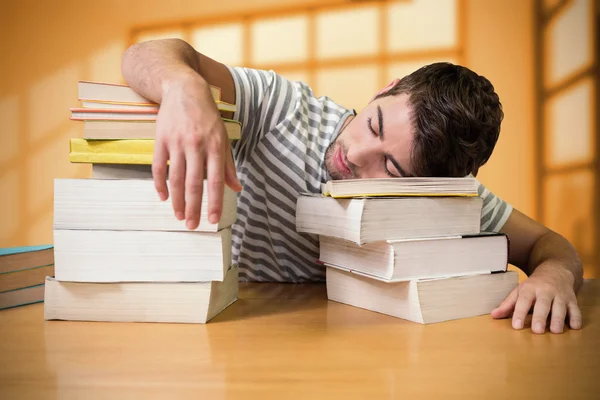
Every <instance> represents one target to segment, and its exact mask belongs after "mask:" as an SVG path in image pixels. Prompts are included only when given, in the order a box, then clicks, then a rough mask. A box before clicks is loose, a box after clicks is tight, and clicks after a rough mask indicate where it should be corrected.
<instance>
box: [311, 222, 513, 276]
mask: <svg viewBox="0 0 600 400" xmlns="http://www.w3.org/2000/svg"><path fill="white" fill-rule="evenodd" d="M319 242H320V256H319V260H320V261H322V262H323V263H325V264H327V265H331V266H335V267H337V268H340V269H345V270H349V271H352V272H356V273H360V274H364V275H365V276H368V277H376V278H379V279H381V280H385V281H388V282H399V281H408V280H413V279H426V278H446V277H452V276H463V275H472V274H484V273H491V272H502V271H506V268H507V266H508V236H506V235H504V234H501V233H497V234H479V235H465V236H445V237H435V238H414V239H403V240H386V241H382V242H375V243H369V244H365V245H362V246H360V245H358V244H356V243H353V242H350V241H347V240H342V239H337V238H333V237H328V236H321V237H320V238H319Z"/></svg>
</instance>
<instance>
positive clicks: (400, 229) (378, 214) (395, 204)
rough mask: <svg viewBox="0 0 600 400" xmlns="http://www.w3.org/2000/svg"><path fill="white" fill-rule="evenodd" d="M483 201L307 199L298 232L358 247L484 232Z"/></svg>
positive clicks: (302, 201) (300, 205)
mask: <svg viewBox="0 0 600 400" xmlns="http://www.w3.org/2000/svg"><path fill="white" fill-rule="evenodd" d="M482 204H483V200H482V199H481V197H478V196H476V197H411V196H408V197H381V198H351V199H336V198H332V197H325V196H321V195H301V196H300V197H299V198H298V202H297V207H296V230H297V231H298V232H303V233H311V234H316V235H324V236H333V237H336V238H339V239H345V240H349V241H352V242H354V243H358V244H364V243H371V242H376V241H381V240H395V239H407V238H415V237H421V238H422V237H435V236H450V235H471V234H477V233H479V232H480V217H481V208H482Z"/></svg>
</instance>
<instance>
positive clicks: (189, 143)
mask: <svg viewBox="0 0 600 400" xmlns="http://www.w3.org/2000/svg"><path fill="white" fill-rule="evenodd" d="M202 142H203V140H202V137H201V136H200V135H198V134H196V133H193V134H188V135H185V136H184V137H183V139H182V143H183V145H184V146H185V147H191V148H198V147H201V146H202Z"/></svg>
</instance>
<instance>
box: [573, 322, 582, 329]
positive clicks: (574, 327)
mask: <svg viewBox="0 0 600 400" xmlns="http://www.w3.org/2000/svg"><path fill="white" fill-rule="evenodd" d="M571 329H581V321H573V322H571Z"/></svg>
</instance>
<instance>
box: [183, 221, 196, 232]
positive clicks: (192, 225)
mask: <svg viewBox="0 0 600 400" xmlns="http://www.w3.org/2000/svg"><path fill="white" fill-rule="evenodd" d="M185 226H187V228H188V229H190V230H191V229H195V225H194V221H192V220H191V219H188V220H187V221H186V222H185Z"/></svg>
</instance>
